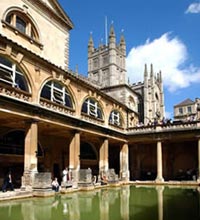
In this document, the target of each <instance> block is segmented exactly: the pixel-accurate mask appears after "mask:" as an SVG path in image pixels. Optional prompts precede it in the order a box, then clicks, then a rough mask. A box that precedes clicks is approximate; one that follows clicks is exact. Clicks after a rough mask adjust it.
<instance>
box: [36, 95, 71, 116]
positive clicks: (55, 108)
mask: <svg viewBox="0 0 200 220" xmlns="http://www.w3.org/2000/svg"><path fill="white" fill-rule="evenodd" d="M40 105H41V106H42V107H44V108H46V109H49V110H52V111H55V112H58V113H63V114H67V115H71V116H73V115H74V113H75V111H74V110H73V109H70V108H67V107H66V106H62V105H59V104H56V103H54V102H51V101H49V100H46V99H43V98H41V99H40Z"/></svg>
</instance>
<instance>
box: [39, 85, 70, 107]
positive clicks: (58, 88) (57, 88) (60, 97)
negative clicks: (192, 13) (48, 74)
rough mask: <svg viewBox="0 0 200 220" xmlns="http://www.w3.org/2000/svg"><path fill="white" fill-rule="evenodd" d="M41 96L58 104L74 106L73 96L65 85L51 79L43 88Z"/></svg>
mask: <svg viewBox="0 0 200 220" xmlns="http://www.w3.org/2000/svg"><path fill="white" fill-rule="evenodd" d="M41 97H42V98H45V99H48V100H50V101H52V102H55V103H57V104H61V105H64V106H67V107H70V108H72V107H73V103H72V98H71V95H70V94H69V92H68V90H67V89H66V87H65V86H64V85H62V84H61V83H59V82H56V81H49V82H48V83H46V84H45V85H44V87H43V89H42V92H41Z"/></svg>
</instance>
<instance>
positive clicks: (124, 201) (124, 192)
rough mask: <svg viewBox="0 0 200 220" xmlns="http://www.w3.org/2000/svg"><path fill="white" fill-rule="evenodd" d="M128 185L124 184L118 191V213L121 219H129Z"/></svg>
mask: <svg viewBox="0 0 200 220" xmlns="http://www.w3.org/2000/svg"><path fill="white" fill-rule="evenodd" d="M129 201H130V186H129V185H124V186H122V188H121V191H120V213H121V217H122V219H123V220H129V218H130V217H129V215H130V213H129V211H130V210H129V208H130V206H129Z"/></svg>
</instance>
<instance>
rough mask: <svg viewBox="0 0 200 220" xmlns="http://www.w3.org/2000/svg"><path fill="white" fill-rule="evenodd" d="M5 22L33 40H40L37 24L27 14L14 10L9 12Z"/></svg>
mask: <svg viewBox="0 0 200 220" xmlns="http://www.w3.org/2000/svg"><path fill="white" fill-rule="evenodd" d="M5 22H6V23H8V24H9V25H10V26H12V27H14V28H15V29H17V30H18V31H19V32H20V33H22V34H25V35H27V36H29V37H30V38H32V39H33V40H39V35H38V32H37V30H36V28H35V26H34V25H33V23H32V22H31V21H30V19H29V18H28V17H27V16H26V15H25V14H23V13H21V12H19V11H12V12H10V13H9V14H7V16H6V19H5Z"/></svg>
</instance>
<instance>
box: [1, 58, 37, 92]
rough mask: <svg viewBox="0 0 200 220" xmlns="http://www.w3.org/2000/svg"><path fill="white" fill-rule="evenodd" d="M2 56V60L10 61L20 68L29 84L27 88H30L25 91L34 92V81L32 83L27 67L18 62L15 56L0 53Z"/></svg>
mask: <svg viewBox="0 0 200 220" xmlns="http://www.w3.org/2000/svg"><path fill="white" fill-rule="evenodd" d="M0 58H2V60H5V61H6V62H9V63H10V64H11V65H12V66H13V65H16V69H19V70H20V73H21V74H22V75H23V76H24V78H25V79H24V80H25V82H26V84H27V85H26V86H27V90H28V91H26V90H25V91H26V92H28V93H30V94H32V90H33V89H32V85H33V83H31V82H32V80H31V79H30V77H29V74H28V73H29V72H28V70H27V69H26V67H25V66H24V65H23V64H22V63H19V62H17V59H16V58H15V57H14V56H8V55H6V54H0ZM22 90H23V89H22Z"/></svg>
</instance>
